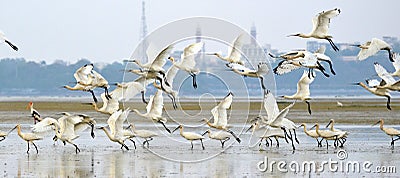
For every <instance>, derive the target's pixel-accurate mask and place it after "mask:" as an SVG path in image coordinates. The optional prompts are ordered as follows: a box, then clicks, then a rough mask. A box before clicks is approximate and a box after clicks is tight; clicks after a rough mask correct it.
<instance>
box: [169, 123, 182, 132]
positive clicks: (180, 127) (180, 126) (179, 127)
mask: <svg viewBox="0 0 400 178" xmlns="http://www.w3.org/2000/svg"><path fill="white" fill-rule="evenodd" d="M178 129H183V125H182V124H181V125H179V126H178V127H176V128H175V129H174V130H172V132H171V134H172V133H174V132H175V131H176V130H178Z"/></svg>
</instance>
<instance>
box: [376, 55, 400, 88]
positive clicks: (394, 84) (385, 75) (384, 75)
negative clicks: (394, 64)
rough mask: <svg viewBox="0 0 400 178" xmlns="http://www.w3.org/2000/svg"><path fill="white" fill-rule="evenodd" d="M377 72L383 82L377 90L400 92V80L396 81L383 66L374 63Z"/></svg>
mask: <svg viewBox="0 0 400 178" xmlns="http://www.w3.org/2000/svg"><path fill="white" fill-rule="evenodd" d="M374 67H375V71H376V73H377V74H378V76H379V77H380V78H381V79H382V81H381V82H380V83H379V85H377V86H376V87H377V88H384V89H389V90H391V91H400V80H396V79H394V77H393V76H392V74H390V73H389V72H388V71H387V70H386V69H385V68H384V67H383V66H382V65H380V64H379V63H378V62H375V63H374Z"/></svg>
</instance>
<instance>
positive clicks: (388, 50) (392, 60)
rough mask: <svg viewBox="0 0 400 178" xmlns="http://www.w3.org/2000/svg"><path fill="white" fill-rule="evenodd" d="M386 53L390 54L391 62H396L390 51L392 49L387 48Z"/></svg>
mask: <svg viewBox="0 0 400 178" xmlns="http://www.w3.org/2000/svg"><path fill="white" fill-rule="evenodd" d="M386 51H387V52H388V53H389V60H390V62H394V59H393V58H394V57H393V55H394V54H393V53H392V52H391V51H390V48H387V49H386Z"/></svg>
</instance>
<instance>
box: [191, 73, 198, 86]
mask: <svg viewBox="0 0 400 178" xmlns="http://www.w3.org/2000/svg"><path fill="white" fill-rule="evenodd" d="M190 76H192V78H193V88H194V89H196V88H197V81H196V74H190Z"/></svg>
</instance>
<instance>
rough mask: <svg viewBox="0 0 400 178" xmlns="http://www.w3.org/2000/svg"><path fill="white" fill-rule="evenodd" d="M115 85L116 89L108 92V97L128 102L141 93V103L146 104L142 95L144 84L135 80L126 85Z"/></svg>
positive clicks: (144, 89)
mask: <svg viewBox="0 0 400 178" xmlns="http://www.w3.org/2000/svg"><path fill="white" fill-rule="evenodd" d="M115 85H116V86H117V87H116V88H115V89H114V90H113V91H111V92H110V95H111V96H113V98H116V99H117V100H118V101H129V100H130V99H132V98H133V97H135V96H136V95H137V94H139V93H141V94H142V100H143V102H146V100H144V93H145V91H146V86H145V84H144V83H141V82H138V81H137V80H135V81H131V82H126V83H115Z"/></svg>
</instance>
